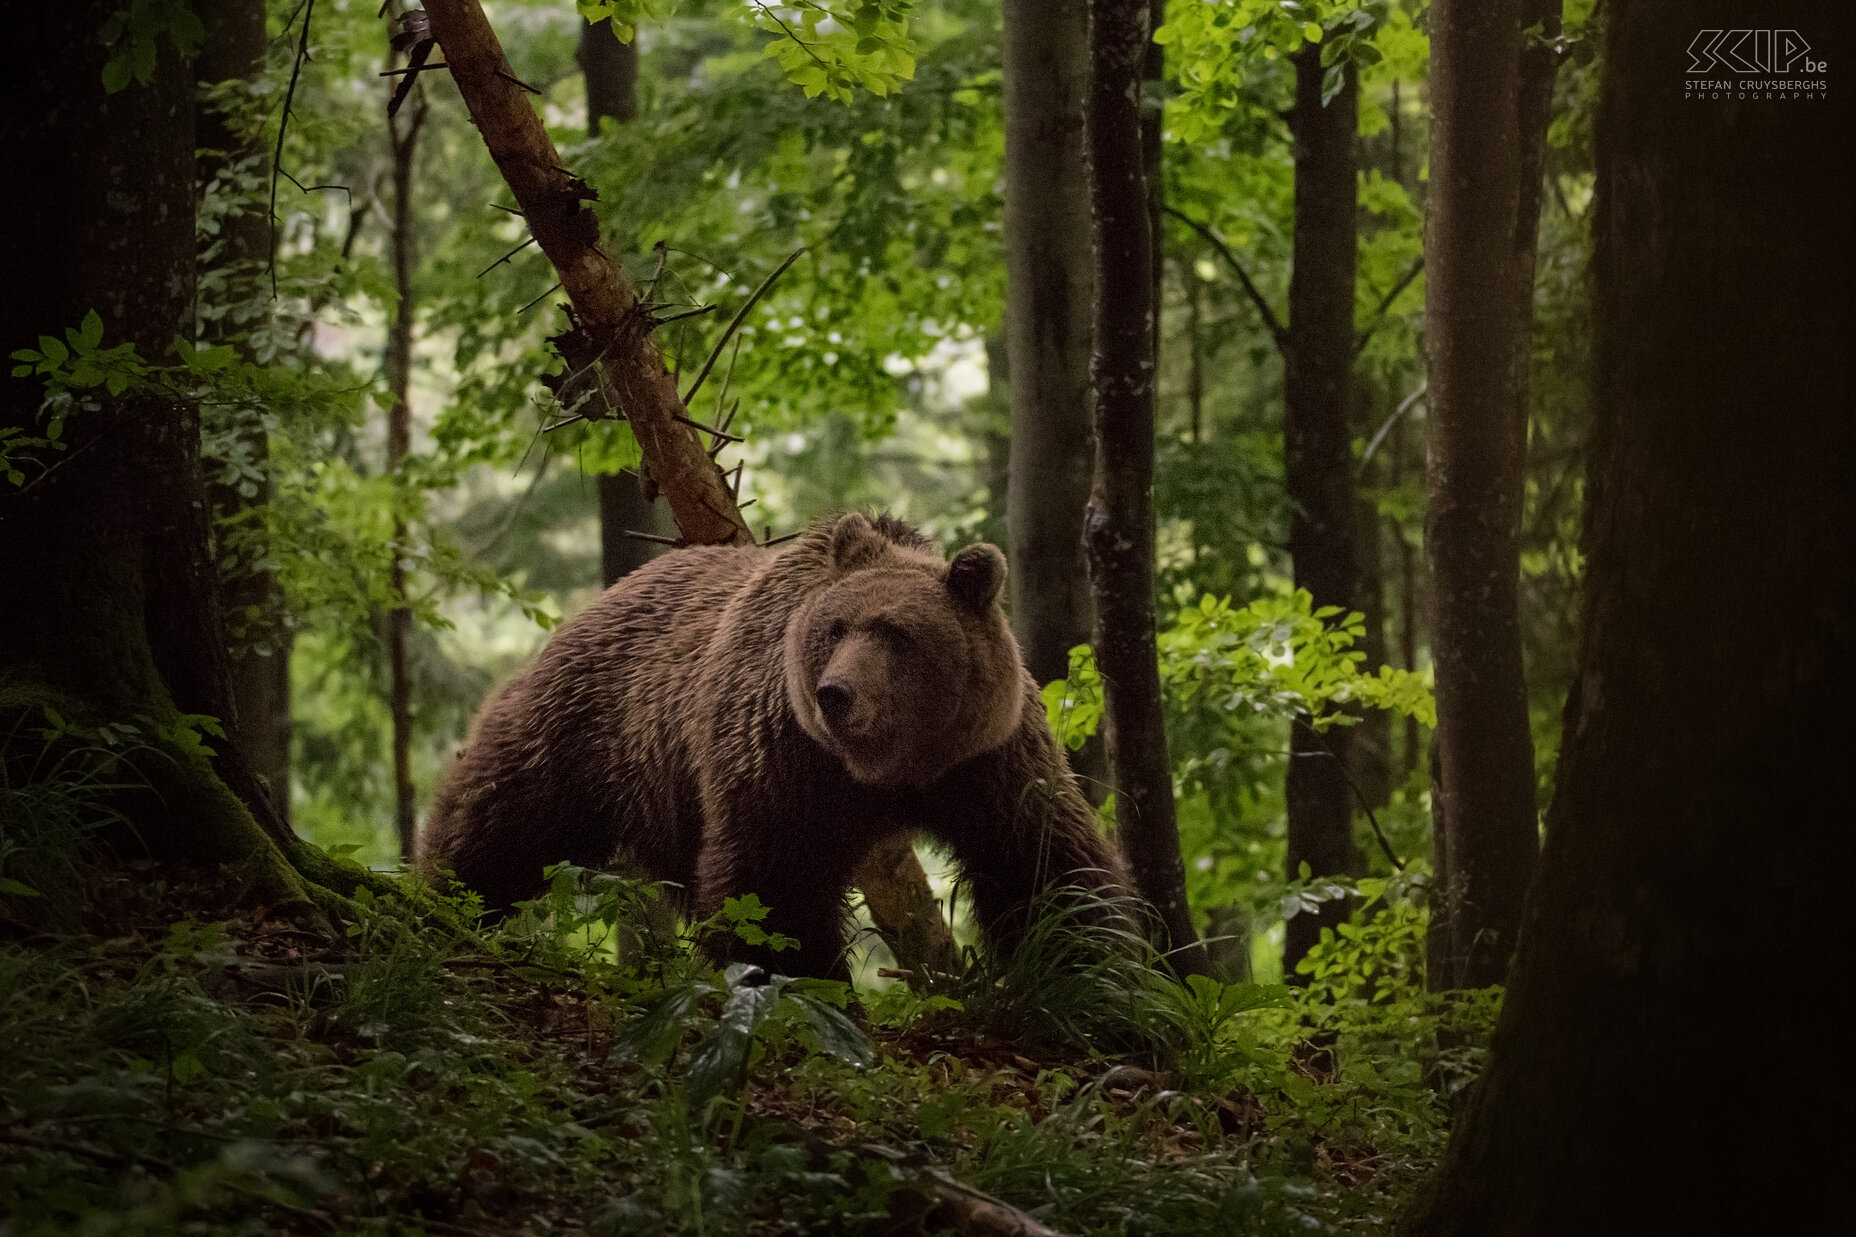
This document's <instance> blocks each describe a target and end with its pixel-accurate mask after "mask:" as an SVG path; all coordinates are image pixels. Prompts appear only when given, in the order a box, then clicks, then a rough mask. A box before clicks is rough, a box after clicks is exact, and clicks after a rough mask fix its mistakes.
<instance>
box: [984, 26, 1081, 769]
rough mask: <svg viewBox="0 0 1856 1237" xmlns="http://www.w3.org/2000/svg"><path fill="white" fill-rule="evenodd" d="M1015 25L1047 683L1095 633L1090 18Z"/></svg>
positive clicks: (1025, 382) (1022, 281)
mask: <svg viewBox="0 0 1856 1237" xmlns="http://www.w3.org/2000/svg"><path fill="white" fill-rule="evenodd" d="M1004 17H1005V46H1004V71H1005V78H1004V89H1005V103H1004V106H1005V240H1006V309H1005V329H1006V349H1005V351H1006V360H1007V362H1008V365H1009V367H1010V383H1009V394H1010V397H1011V403H1012V450H1011V458H1010V468H1011V482H1010V485H1009V487H1008V488H1007V491H1006V512H1007V515H1006V520H1007V528H1008V532H1009V537H1010V541H1009V544H1008V546H1007V549H1008V550H1009V552H1010V557H1011V564H1012V569H1011V572H1010V574H1009V576H1008V578H1007V587H1009V588H1010V589H1011V603H1012V631H1013V633H1014V634H1015V635H1016V636H1017V638H1018V647H1019V650H1020V651H1021V652H1022V653H1023V654H1024V658H1025V665H1026V666H1027V667H1028V668H1029V669H1030V671H1031V673H1032V676H1033V677H1034V678H1036V679H1037V681H1038V682H1039V683H1049V682H1051V681H1053V680H1055V679H1061V678H1063V677H1064V676H1065V675H1066V674H1068V673H1069V665H1070V660H1069V659H1070V650H1071V649H1072V648H1074V647H1076V646H1077V645H1079V644H1087V643H1089V640H1090V635H1091V631H1092V613H1093V611H1092V608H1091V607H1092V601H1091V598H1090V593H1089V574H1088V566H1087V562H1086V552H1085V550H1084V548H1083V512H1084V509H1085V508H1086V507H1087V506H1088V504H1089V486H1090V469H1091V468H1092V466H1093V447H1092V445H1091V436H1092V434H1093V429H1092V427H1091V422H1090V412H1089V408H1090V398H1091V396H1090V385H1089V350H1090V340H1091V336H1092V334H1093V321H1094V317H1095V307H1094V297H1095V267H1094V251H1095V230H1094V224H1093V223H1092V221H1091V218H1090V214H1089V182H1088V163H1087V146H1086V139H1085V134H1084V105H1085V96H1086V93H1087V90H1088V80H1089V31H1088V21H1089V13H1088V7H1087V5H1085V4H1079V3H1074V2H1072V0H1006V3H1005V11H1004ZM1098 772H1099V770H1098Z"/></svg>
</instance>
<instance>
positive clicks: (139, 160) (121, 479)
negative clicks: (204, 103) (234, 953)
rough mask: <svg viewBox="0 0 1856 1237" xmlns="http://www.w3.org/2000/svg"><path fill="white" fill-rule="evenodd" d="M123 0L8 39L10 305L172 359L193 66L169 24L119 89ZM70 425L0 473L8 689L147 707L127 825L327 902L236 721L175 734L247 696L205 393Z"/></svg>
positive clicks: (98, 704) (264, 894)
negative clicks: (210, 469) (211, 512)
mask: <svg viewBox="0 0 1856 1237" xmlns="http://www.w3.org/2000/svg"><path fill="white" fill-rule="evenodd" d="M114 9H115V5H114V4H113V3H112V2H111V0H88V2H85V3H49V2H47V3H38V4H33V5H30V6H27V7H26V8H25V10H24V11H23V12H20V13H16V14H13V15H12V16H13V21H12V25H11V27H10V29H9V36H10V37H9V38H8V39H7V41H6V43H5V45H4V48H0V143H4V146H5V148H6V150H7V151H8V152H9V157H10V159H11V165H10V166H11V167H12V168H13V169H14V171H15V173H16V174H17V175H18V176H19V178H20V184H21V185H22V186H30V189H31V191H30V192H22V193H21V194H19V195H17V200H16V201H15V202H14V203H13V210H14V214H13V220H12V222H13V224H14V226H15V227H16V228H18V229H19V230H20V231H19V234H20V235H21V236H24V237H30V238H31V243H22V244H13V245H8V246H5V247H0V282H3V283H4V286H6V287H8V288H12V289H28V290H30V291H31V295H30V296H26V295H18V296H11V297H7V298H4V303H3V304H0V346H3V347H4V348H6V349H7V350H8V351H11V350H12V349H14V348H20V347H31V346H33V345H34V341H35V340H36V338H37V337H38V336H39V335H40V334H41V333H44V334H54V333H56V334H62V328H64V327H66V326H70V325H75V324H76V323H77V322H78V321H79V320H80V319H82V317H83V316H84V314H85V313H86V312H87V311H89V310H91V309H95V310H97V311H98V313H99V315H100V316H101V318H102V320H103V326H104V339H105V341H106V342H132V343H134V344H135V345H136V347H137V350H138V352H139V353H140V355H142V356H143V357H144V358H147V359H149V360H150V361H154V362H168V361H171V360H172V353H171V349H172V345H173V341H174V339H175V337H176V336H177V335H178V336H182V337H186V336H188V335H190V334H191V332H192V326H193V321H192V311H193V292H194V282H193V278H194V257H195V237H194V193H195V183H196V182H195V176H194V173H195V167H194V145H195V132H194V107H193V82H192V80H191V75H190V74H189V73H188V72H187V71H186V68H185V66H184V65H183V64H182V63H181V62H180V60H179V58H178V57H177V56H176V55H175V54H174V52H173V49H172V48H171V47H170V46H168V45H167V44H166V43H165V41H164V42H163V43H162V44H161V46H160V47H159V50H158V54H157V57H156V61H155V67H154V75H153V81H152V84H149V85H141V84H139V83H131V84H130V85H129V86H128V87H127V88H126V89H124V90H122V91H120V92H119V93H117V94H114V95H106V94H104V93H103V91H102V88H101V86H100V85H99V79H100V76H101V73H102V68H103V63H104V59H105V56H106V55H107V49H105V48H104V47H103V46H102V45H101V44H100V43H99V42H98V40H97V38H96V32H97V30H98V29H100V28H101V27H102V25H103V24H104V23H105V22H106V21H107V20H108V18H109V17H110V15H111V13H112V12H113V11H114ZM47 100H53V101H55V106H52V107H50V108H49V109H48V108H47V105H46V104H47ZM43 394H44V391H43V386H42V380H40V379H37V378H33V377H26V378H14V377H10V376H9V377H6V378H4V379H0V424H5V425H9V426H17V427H20V428H22V429H24V430H25V431H26V432H27V433H28V434H35V433H37V434H42V433H43V431H44V429H45V424H46V422H45V418H44V416H43V415H42V409H41V405H42V401H43ZM65 441H66V442H67V444H68V447H67V449H66V450H65V451H63V452H56V453H39V454H35V455H34V456H33V458H32V459H31V460H30V461H29V463H30V468H29V470H28V471H29V475H28V477H27V479H26V481H25V483H24V484H22V485H20V486H12V485H10V484H9V485H7V486H5V488H4V489H0V579H4V580H5V581H6V587H5V588H4V589H0V709H4V710H5V711H6V712H7V713H8V714H9V715H11V717H12V718H13V719H14V723H13V724H17V723H18V722H19V721H23V720H26V719H30V720H31V721H32V722H34V723H36V722H37V721H38V719H39V716H40V709H41V707H42V706H46V705H50V706H53V707H55V708H57V709H58V710H59V712H60V713H62V714H63V715H64V716H65V717H66V718H67V719H69V720H70V721H72V722H74V723H76V724H79V725H96V724H100V723H103V722H117V723H121V722H129V721H134V722H135V724H136V725H137V726H138V728H139V729H140V730H141V732H142V741H143V742H144V743H145V745H146V747H145V750H147V751H148V752H149V753H150V755H149V757H148V758H147V759H140V760H138V762H137V772H138V773H139V775H140V777H141V778H142V779H143V780H144V782H145V786H144V788H143V792H135V791H129V790H127V789H125V796H126V798H125V800H124V808H125V812H126V814H127V815H128V817H129V819H130V820H131V821H132V822H133V824H134V826H135V830H136V832H135V836H134V838H133V839H125V841H126V842H127V843H128V844H130V845H134V844H136V843H137V842H139V843H140V844H142V845H145V846H147V847H148V848H149V849H150V850H152V851H154V852H156V853H157V854H162V855H184V856H186V857H189V858H192V859H194V860H196V861H199V862H204V863H207V864H220V865H226V871H227V873H228V875H230V876H232V877H233V878H234V880H235V881H236V882H238V883H241V884H242V885H243V888H244V892H245V894H246V896H247V897H248V898H249V899H253V900H258V901H263V902H268V903H269V904H270V905H271V906H272V907H273V908H274V909H276V910H277V911H278V912H279V913H283V914H286V915H292V916H296V917H300V918H305V919H310V920H314V921H320V922H326V921H325V920H323V918H322V917H323V914H324V911H325V910H327V909H333V908H334V907H335V906H336V905H337V902H332V901H330V900H329V897H328V892H327V891H326V890H322V889H320V888H318V887H316V886H313V885H310V884H309V883H308V882H306V881H305V880H303V879H302V877H301V876H299V875H298V873H297V872H296V871H295V870H293V869H292V867H291V862H292V861H299V860H300V861H303V862H305V863H309V862H310V861H311V859H312V858H313V857H311V856H308V855H306V854H305V853H304V852H303V848H302V847H301V845H300V844H299V843H298V842H297V841H296V839H295V838H294V837H293V836H292V835H291V834H290V833H289V830H288V828H287V827H286V826H284V825H283V823H282V821H281V820H280V819H279V818H277V817H276V815H275V814H274V813H272V812H270V811H269V810H268V808H269V802H268V798H267V797H266V796H265V795H264V793H263V791H262V789H261V788H260V786H259V784H258V782H257V780H256V777H255V775H254V774H253V773H252V771H251V768H250V766H249V765H248V764H247V763H246V762H245V760H244V758H243V755H242V753H241V751H240V750H239V748H238V745H237V743H236V740H233V739H218V738H214V739H211V740H210V741H209V742H210V745H211V746H212V748H213V749H214V752H215V754H214V756H213V757H212V758H211V760H210V761H209V760H208V759H207V758H204V757H202V756H201V755H199V754H198V753H197V752H190V751H188V750H187V749H186V748H185V747H182V746H177V745H176V744H175V743H174V742H173V741H172V740H171V739H169V738H167V737H165V736H164V733H163V732H164V730H165V728H168V727H172V726H174V725H177V724H179V723H180V720H181V719H180V714H184V713H195V714H211V715H213V716H216V717H224V716H227V715H228V714H229V713H230V711H231V689H230V685H229V675H228V671H227V659H226V647H225V636H224V628H223V625H222V623H221V621H220V614H219V606H218V589H217V578H216V573H215V571H214V563H213V559H212V555H211V553H210V531H211V530H210V527H209V525H208V520H207V503H206V494H205V484H204V479H203V476H202V472H201V467H200V456H199V441H200V429H199V420H198V416H197V412H196V410H195V409H194V408H192V407H191V406H190V405H189V404H187V403H186V402H185V401H181V400H175V399H172V398H168V397H166V396H164V395H161V394H158V393H156V392H152V391H149V392H142V391H137V392H128V393H125V394H124V395H123V396H120V397H114V398H111V397H101V398H100V399H99V401H98V406H97V407H96V408H94V409H84V410H80V411H78V412H76V413H74V414H73V415H72V416H71V417H70V419H69V421H68V422H67V424H66V428H65ZM150 723H152V726H151V725H150ZM7 733H20V731H18V730H16V729H13V728H12V724H10V725H9V728H8V730H7ZM241 800H242V802H241ZM248 804H249V805H250V810H248V809H247V805H248ZM253 811H256V812H257V813H258V815H257V817H256V818H254V816H253V815H252V812H253ZM325 866H326V865H325ZM332 874H333V873H331V875H332ZM337 901H338V900H337Z"/></svg>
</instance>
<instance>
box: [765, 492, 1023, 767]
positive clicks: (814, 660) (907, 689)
mask: <svg viewBox="0 0 1856 1237" xmlns="http://www.w3.org/2000/svg"><path fill="white" fill-rule="evenodd" d="M925 545H926V543H925V542H922V543H921V544H920V545H911V544H903V543H902V542H900V541H898V540H896V539H894V538H892V537H890V536H886V535H885V534H884V532H883V531H881V530H879V529H878V528H877V526H875V525H873V524H872V523H871V522H870V521H869V520H868V519H867V518H865V517H864V516H862V515H856V514H852V515H846V516H841V517H839V518H838V520H837V521H836V522H835V523H834V524H833V525H832V526H831V529H830V532H829V536H828V538H827V539H826V541H825V545H824V574H823V580H822V583H821V584H820V586H819V587H817V588H815V589H813V590H812V591H811V592H810V593H809V594H808V596H807V597H806V599H805V600H804V601H803V602H802V603H801V604H800V606H799V608H798V610H797V611H796V612H795V613H794V615H793V618H792V622H791V623H790V624H789V625H788V627H787V629H786V693H787V697H788V699H789V700H790V701H791V703H792V708H793V712H794V713H796V714H797V715H798V717H799V723H800V725H801V726H803V727H804V728H805V730H806V733H807V734H809V735H811V736H812V737H813V738H814V739H816V740H817V741H818V742H819V743H820V744H822V745H823V746H824V747H825V748H826V750H828V751H830V752H831V753H832V754H833V755H835V756H836V757H837V758H838V759H839V760H840V761H842V762H843V764H844V767H845V769H846V770H847V771H848V772H849V773H850V775H851V777H852V778H854V779H855V780H856V781H859V782H862V783H864V784H865V785H869V786H894V787H901V786H925V785H927V784H929V783H930V782H933V781H934V780H935V779H937V778H939V777H940V776H941V775H942V774H943V773H946V772H947V771H948V770H949V769H951V768H953V767H954V766H955V765H958V764H960V763H962V762H963V761H966V760H968V759H970V758H972V757H974V756H977V755H979V754H980V753H982V752H987V751H991V750H992V749H993V748H996V747H998V746H999V745H1000V744H1002V743H1004V742H1005V741H1006V739H1007V738H1008V737H1010V736H1011V734H1012V731H1013V730H1014V729H1016V728H1017V726H1018V720H1019V714H1020V713H1021V711H1022V710H1023V707H1024V681H1023V671H1022V669H1021V668H1020V662H1019V657H1018V645H1017V644H1016V643H1015V642H1014V641H1013V639H1012V632H1011V628H1010V627H1008V626H1007V625H1006V621H1005V614H1004V612H1003V611H1002V610H1001V609H1000V608H999V590H1000V588H1001V587H1002V586H1003V585H1004V584H1005V556H1004V555H1003V554H1001V553H999V551H998V549H997V548H996V547H993V546H990V545H972V546H968V547H967V548H966V549H964V550H962V551H960V552H959V553H958V554H956V555H954V557H953V560H952V561H951V562H943V561H942V559H941V557H940V556H939V555H938V554H935V553H934V552H933V551H932V550H930V549H926V548H922V547H924V546H925Z"/></svg>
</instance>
